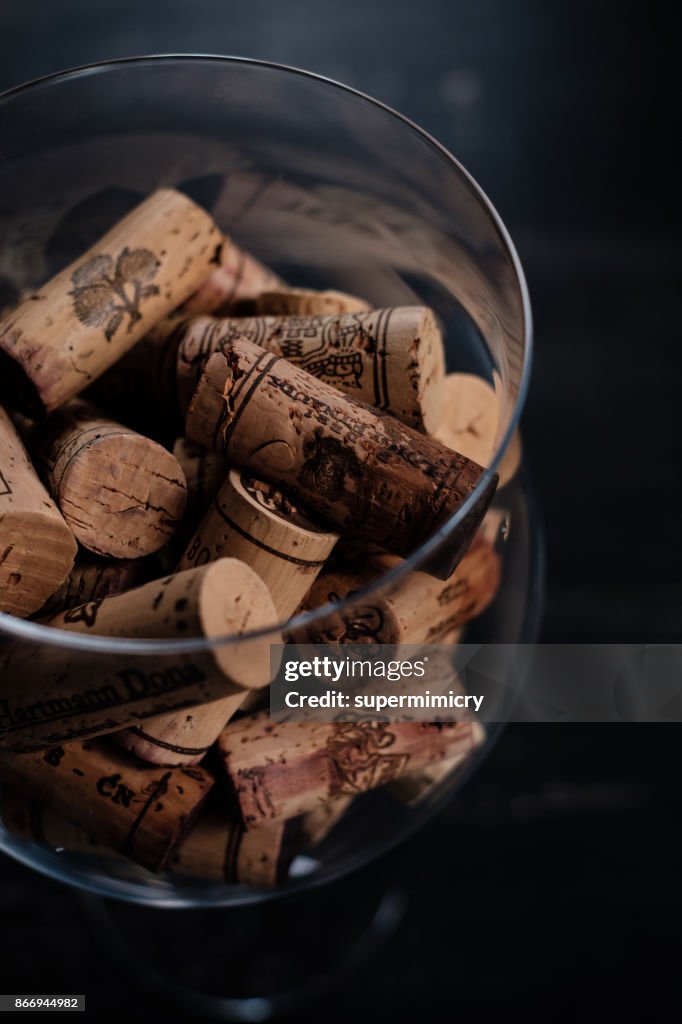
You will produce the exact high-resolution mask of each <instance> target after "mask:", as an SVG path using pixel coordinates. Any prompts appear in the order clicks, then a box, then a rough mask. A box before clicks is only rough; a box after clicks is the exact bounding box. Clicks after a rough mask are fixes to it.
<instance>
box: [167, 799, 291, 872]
mask: <svg viewBox="0 0 682 1024" xmlns="http://www.w3.org/2000/svg"><path fill="white" fill-rule="evenodd" d="M289 831H290V829H289V826H288V823H287V822H286V821H276V822H273V823H272V824H268V825H264V826H263V828H258V829H252V830H251V831H246V829H245V828H244V826H243V825H242V823H241V822H240V821H234V820H232V819H229V818H226V817H225V816H224V815H221V814H219V813H216V812H213V813H212V814H210V815H207V816H206V817H204V818H202V819H201V820H200V821H199V822H197V824H196V826H195V827H194V828H193V829H192V831H191V832H190V834H189V835H188V836H187V838H186V839H185V841H184V842H183V843H182V844H181V845H180V846H179V847H178V848H177V850H176V851H175V853H174V855H173V858H172V860H171V862H170V864H169V865H168V869H169V871H170V872H172V874H174V875H189V876H192V877H199V878H204V879H208V880H212V881H216V882H231V883H235V884H240V885H250V886H257V887H259V888H266V889H271V888H273V887H274V886H275V885H277V883H278V882H280V881H282V879H283V876H284V875H285V873H286V869H287V867H288V865H289V863H290V862H291V859H292V856H293V853H294V852H295V851H294V848H293V847H292V846H291V844H290V843H287V842H286V841H285V837H286V836H287V833H288V832H289Z"/></svg>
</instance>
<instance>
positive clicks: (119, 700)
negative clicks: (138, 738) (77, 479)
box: [0, 558, 282, 755]
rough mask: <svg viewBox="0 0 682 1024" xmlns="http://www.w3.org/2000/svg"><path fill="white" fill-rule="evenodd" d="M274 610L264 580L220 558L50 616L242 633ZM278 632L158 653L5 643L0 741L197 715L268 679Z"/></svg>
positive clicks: (103, 627) (46, 738)
mask: <svg viewBox="0 0 682 1024" xmlns="http://www.w3.org/2000/svg"><path fill="white" fill-rule="evenodd" d="M276 620H277V612H276V610H275V607H274V605H273V603H272V600H271V598H270V595H269V593H268V590H267V587H266V586H265V584H264V583H263V582H262V580H261V579H260V578H259V577H258V576H257V575H256V573H255V572H253V570H252V569H249V567H248V566H246V565H244V564H243V563H242V562H238V561H236V560H235V559H231V558H223V559H220V560H219V561H217V562H213V563H211V564H210V565H206V566H202V567H200V568H198V569H188V570H186V571H184V572H179V573H176V574H175V575H173V576H169V577H166V578H165V579H162V580H154V581H152V582H150V583H146V584H144V586H142V587H138V588H136V589H135V590H129V591H127V592H126V593H125V594H116V595H114V596H113V597H106V598H104V599H103V600H101V601H100V602H92V603H90V604H85V605H78V606H77V607H75V608H72V609H70V610H69V611H67V612H63V613H61V614H60V615H57V616H55V617H54V618H53V619H50V620H49V625H51V626H55V627H59V628H60V629H65V630H68V631H70V632H77V633H83V634H90V635H94V636H109V637H124V638H130V639H133V640H134V639H141V638H144V639H175V640H177V639H178V638H183V639H191V638H195V637H198V638H202V637H203V638H207V639H212V638H221V637H227V636H231V637H239V636H241V635H242V634H243V633H245V632H247V631H251V630H259V629H263V628H265V627H266V626H267V627H269V626H271V625H272V624H273V623H274V622H276ZM57 639H58V638H57ZM281 642H282V639H281V635H280V634H279V632H278V631H276V630H274V629H273V630H271V631H270V632H268V633H267V635H266V636H264V637H263V638H256V639H252V640H248V639H243V640H241V641H239V642H234V643H230V644H219V645H215V646H212V647H210V648H209V649H208V650H198V651H189V652H170V653H167V654H164V653H162V652H161V651H160V652H159V654H158V655H157V654H154V655H153V656H151V655H150V654H149V653H147V654H145V653H140V654H135V653H134V652H127V651H124V652H122V653H120V654H117V653H115V652H113V651H111V650H109V651H107V652H105V653H103V654H100V655H98V654H97V653H96V652H94V651H88V650H85V651H83V650H78V649H76V650H73V649H70V648H68V647H58V646H56V645H49V644H47V643H45V642H41V643H36V644H35V645H31V644H29V643H27V642H25V641H22V642H21V643H18V642H17V643H16V644H13V645H5V646H4V647H3V648H2V649H1V650H0V674H1V675H2V681H3V686H2V695H1V697H0V746H7V747H10V748H12V749H15V750H39V749H42V748H43V747H47V746H52V745H54V744H56V743H68V742H71V741H72V740H77V739H83V738H85V737H88V736H94V735H96V734H100V733H109V732H115V731H117V730H120V729H123V728H125V727H126V726H128V725H131V724H140V723H142V722H144V721H145V720H146V719H149V718H152V717H154V716H158V715H161V714H165V713H166V712H170V711H175V710H179V709H182V717H183V719H185V718H191V714H192V712H191V709H192V708H193V707H195V706H196V705H198V704H206V703H209V702H210V701H217V700H220V699H222V698H224V697H227V696H229V695H232V694H235V695H236V694H239V697H240V699H243V693H244V690H248V689H250V688H257V687H261V686H265V685H267V684H268V683H269V682H270V675H271V672H270V652H269V647H270V644H271V643H272V644H274V643H281ZM185 729H187V726H186V725H185ZM194 753H195V754H196V753H197V751H194ZM198 753H199V755H201V754H203V751H199V752H198Z"/></svg>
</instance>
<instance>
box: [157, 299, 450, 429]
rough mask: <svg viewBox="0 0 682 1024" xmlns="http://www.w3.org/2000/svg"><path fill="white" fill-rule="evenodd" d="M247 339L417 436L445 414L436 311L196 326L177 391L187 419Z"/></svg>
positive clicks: (200, 321) (189, 333)
mask: <svg viewBox="0 0 682 1024" xmlns="http://www.w3.org/2000/svg"><path fill="white" fill-rule="evenodd" d="M242 339H246V340H248V341H250V342H252V343H253V344H255V345H259V346H260V347H261V348H264V349H266V350H267V351H268V352H274V353H275V354H276V355H278V356H282V357H283V358H284V359H287V360H288V361H289V362H290V363H293V364H294V365H296V366H299V367H301V369H303V370H305V371H306V372H308V373H309V374H311V375H312V376H313V377H317V378H318V379H319V380H321V381H324V382H325V383H326V384H329V385H333V386H334V387H335V388H339V389H340V390H341V391H343V392H344V393H345V394H347V395H349V396H350V397H351V398H354V399H356V400H357V401H359V402H365V403H367V404H368V405H372V406H374V407H375V408H376V409H379V410H381V411H382V412H389V413H391V415H392V416H395V417H396V419H399V420H400V421H401V422H403V423H406V424H407V425H408V426H410V427H413V428H414V429H416V430H421V431H425V432H426V433H431V432H433V431H434V430H435V428H436V427H437V425H438V423H439V422H440V418H441V413H442V387H441V386H442V383H443V377H444V373H445V370H444V365H445V363H444V354H443V341H442V338H441V335H440V331H439V329H438V325H437V324H436V320H435V317H434V315H433V313H432V312H431V310H430V309H426V308H425V307H422V306H405V307H399V308H397V309H380V310H376V311H374V312H372V313H348V314H341V315H336V316H314V317H313V316H310V317H308V316H293V317H292V316H286V317H274V316H261V317H245V318H232V319H230V318H226V319H223V320H215V319H213V318H210V317H197V318H196V319H195V320H192V321H189V322H188V323H187V325H186V327H185V330H184V332H183V334H182V338H181V341H180V345H179V348H178V363H177V386H178V397H179V401H180V408H181V409H182V410H183V411H186V410H187V408H188V407H189V403H190V401H191V399H192V395H193V394H194V390H195V388H196V385H197V381H198V379H199V377H200V375H201V371H202V369H203V367H204V365H205V363H206V360H207V359H208V357H209V356H211V355H213V353H214V352H223V353H227V352H229V350H230V349H231V348H232V346H233V344H234V343H235V342H237V341H241V340H242Z"/></svg>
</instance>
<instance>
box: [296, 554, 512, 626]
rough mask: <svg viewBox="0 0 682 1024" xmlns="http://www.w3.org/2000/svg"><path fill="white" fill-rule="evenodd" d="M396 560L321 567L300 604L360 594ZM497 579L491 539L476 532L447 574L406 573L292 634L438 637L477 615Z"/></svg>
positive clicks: (314, 604) (377, 559)
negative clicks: (440, 577) (326, 569)
mask: <svg viewBox="0 0 682 1024" xmlns="http://www.w3.org/2000/svg"><path fill="white" fill-rule="evenodd" d="M397 561H398V560H397V559H395V558H393V557H392V556H390V555H376V556H374V557H373V558H372V559H371V561H370V563H369V564H368V565H366V566H361V565H358V566H356V567H355V568H352V569H346V570H340V569H339V570H336V571H332V572H324V573H322V574H321V575H320V576H319V577H318V578H317V580H316V581H315V582H314V583H313V585H312V587H311V589H310V591H309V593H308V595H307V597H306V598H305V600H304V602H303V608H302V610H303V611H311V610H313V609H315V608H319V607H321V606H322V605H325V604H327V603H329V602H331V603H332V604H337V603H338V602H340V601H344V600H345V599H346V598H348V597H351V598H352V597H353V595H354V594H356V593H360V594H361V593H362V591H363V590H364V589H365V588H366V587H368V586H369V585H370V584H371V583H373V582H375V581H376V580H377V578H379V577H380V576H382V575H383V574H384V573H386V572H388V571H389V570H390V569H392V568H394V566H395V565H396V564H397ZM499 583H500V556H499V555H498V554H497V552H496V551H495V550H494V548H493V547H492V545H490V544H487V543H486V542H484V541H482V540H480V539H478V538H477V539H476V540H475V541H474V543H473V544H472V545H471V547H470V548H469V550H468V551H467V553H466V554H465V555H464V557H463V559H462V561H461V562H460V563H459V565H458V566H457V568H456V569H455V571H454V573H453V574H452V576H451V577H450V578H449V579H448V580H445V581H444V582H443V581H441V580H436V579H433V577H432V576H429V575H427V574H426V573H424V572H419V571H415V572H410V573H407V574H406V575H405V576H403V577H401V578H400V579H398V580H397V581H396V582H395V583H393V584H391V585H390V586H388V587H384V588H381V589H380V590H378V591H375V592H374V593H371V594H369V595H368V596H367V597H366V598H365V599H364V600H363V599H362V597H360V598H358V599H356V600H354V601H352V602H351V604H350V606H349V607H348V608H345V609H342V610H340V611H334V612H332V613H330V614H328V615H325V616H324V618H323V619H322V620H321V621H313V622H310V623H309V624H308V625H306V626H302V627H299V629H298V630H297V631H296V640H297V641H298V642H299V643H309V644H314V643H325V644H419V643H438V642H439V641H440V640H441V639H442V638H444V637H447V636H448V635H449V634H450V633H451V632H452V630H453V629H455V628H457V627H458V626H461V625H462V624H463V623H465V622H469V621H470V620H471V619H473V618H475V617H476V616H477V615H480V613H481V612H482V611H483V610H484V609H485V608H487V606H488V605H489V604H490V602H491V601H492V600H493V598H494V597H495V595H496V593H497V591H498V588H499Z"/></svg>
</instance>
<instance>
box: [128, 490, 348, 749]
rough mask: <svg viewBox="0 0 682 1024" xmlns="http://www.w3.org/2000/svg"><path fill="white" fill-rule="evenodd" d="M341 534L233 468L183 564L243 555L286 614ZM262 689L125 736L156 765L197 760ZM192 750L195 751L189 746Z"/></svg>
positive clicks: (156, 721)
mask: <svg viewBox="0 0 682 1024" xmlns="http://www.w3.org/2000/svg"><path fill="white" fill-rule="evenodd" d="M337 539H338V537H337V534H335V533H331V532H329V531H326V530H322V529H320V528H318V527H317V526H316V525H315V524H314V523H313V522H311V520H309V519H308V518H307V517H306V516H304V515H302V514H301V513H300V512H299V511H298V509H296V508H295V507H294V506H293V505H292V504H291V502H289V501H288V500H287V499H286V498H285V496H284V495H283V494H282V493H281V492H280V491H278V490H277V489H276V488H274V487H272V486H271V485H269V484H262V483H260V482H258V481H255V480H252V479H251V478H249V477H247V476H243V475H242V474H241V473H240V472H239V471H238V470H232V471H231V472H230V473H229V475H228V477H227V479H226V480H225V482H224V483H223V485H222V487H221V488H220V491H219V492H218V495H217V496H216V498H215V500H214V502H213V504H212V506H211V508H210V509H209V511H208V513H207V514H206V516H205V517H204V519H203V521H202V523H201V525H200V526H199V528H198V530H197V532H196V533H195V535H194V537H193V538H192V539H191V541H190V542H189V544H188V546H187V549H186V551H185V553H184V554H183V556H182V558H181V559H180V561H179V563H178V569H179V570H183V569H188V568H190V567H192V566H201V565H206V564H207V563H209V562H213V561H215V560H216V559H218V558H221V557H226V556H229V557H230V558H238V559H240V560H241V561H242V562H244V563H245V564H246V565H248V566H250V568H251V569H253V570H254V571H255V572H256V573H257V574H258V576H259V577H260V579H262V580H263V582H264V583H265V584H266V585H267V587H268V591H269V593H270V596H271V598H272V601H273V604H274V606H275V609H276V610H277V615H278V617H279V619H280V620H282V621H284V620H286V619H287V618H289V616H290V615H292V614H293V612H294V611H295V610H296V608H298V606H299V604H300V603H301V601H302V599H303V598H304V596H305V595H306V593H307V592H308V590H309V589H310V587H311V584H312V583H313V581H314V579H315V577H316V576H317V574H318V573H319V572H320V569H321V568H322V566H323V565H324V563H325V560H326V558H327V557H328V555H329V553H330V551H331V550H332V548H333V546H334V544H335V543H336V541H337ZM259 697H260V694H259V693H258V692H256V691H254V692H253V693H249V694H247V695H246V697H239V696H238V697H227V698H226V699H225V700H224V701H216V702H214V703H212V704H209V705H207V706H206V707H204V708H196V709H194V710H193V711H192V714H191V717H190V716H185V715H181V714H178V713H173V714H170V715H162V716H161V717H160V718H158V719H154V720H153V721H150V722H146V723H145V727H144V731H143V734H141V733H140V731H139V730H127V731H126V732H125V733H121V734H120V735H117V737H116V740H117V742H119V743H121V744H122V745H123V746H125V748H126V749H127V750H130V751H131V752H132V753H134V754H136V755H137V757H141V758H143V759H144V760H148V761H153V762H155V763H156V764H195V763H196V762H197V761H198V760H200V759H201V757H202V756H203V753H202V754H197V753H195V751H196V750H201V751H202V752H203V751H205V750H206V749H208V747H210V746H211V745H212V744H213V742H214V741H215V739H216V738H217V736H218V734H219V733H220V731H221V729H223V727H224V726H225V724H226V723H227V722H228V721H229V720H230V718H231V717H232V716H233V715H234V714H235V713H236V712H237V711H238V710H240V709H245V708H246V709H247V710H248V708H249V707H250V706H253V703H252V700H251V698H253V702H255V701H257V700H258V699H259ZM187 751H189V752H187Z"/></svg>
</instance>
